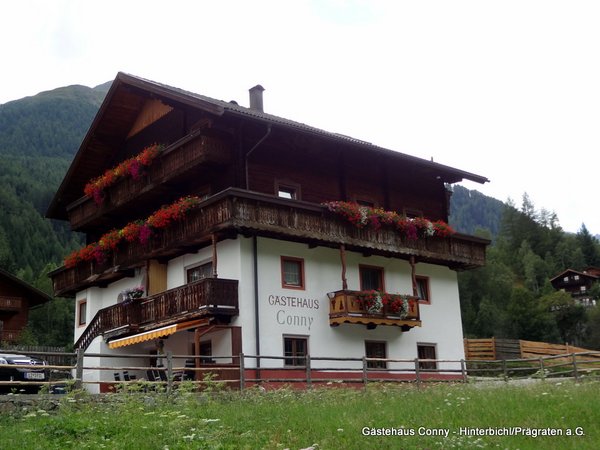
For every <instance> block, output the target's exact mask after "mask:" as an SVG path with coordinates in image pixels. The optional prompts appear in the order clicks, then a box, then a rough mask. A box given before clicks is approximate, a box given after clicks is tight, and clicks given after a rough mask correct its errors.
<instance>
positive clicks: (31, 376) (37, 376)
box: [25, 372, 45, 380]
mask: <svg viewBox="0 0 600 450" xmlns="http://www.w3.org/2000/svg"><path fill="white" fill-rule="evenodd" d="M25 378H26V379H27V380H43V379H44V378H45V376H44V373H43V372H26V373H25Z"/></svg>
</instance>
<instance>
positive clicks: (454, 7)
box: [0, 0, 600, 234]
mask: <svg viewBox="0 0 600 450" xmlns="http://www.w3.org/2000/svg"><path fill="white" fill-rule="evenodd" d="M2 6H3V7H2V14H1V15H0V42H2V44H1V45H2V53H1V58H2V59H1V60H2V67H3V70H2V75H1V81H2V82H1V83H0V104H2V103H5V102H8V101H11V100H15V99H19V98H22V97H25V96H29V95H35V94H37V93H38V92H40V91H44V90H49V89H53V88H56V87H60V86H66V85H71V84H83V85H86V86H95V85H97V84H100V83H103V82H105V81H108V80H112V79H114V77H115V75H116V74H117V72H118V71H123V72H127V73H131V74H134V75H138V76H141V77H144V78H148V79H151V80H154V81H159V82H162V83H165V84H169V85H171V86H175V87H179V88H183V89H187V90H190V91H193V92H196V93H200V94H204V95H208V96H210V97H214V98H218V99H222V100H232V99H235V100H237V101H238V102H239V103H240V104H242V105H247V104H248V91H247V90H248V88H250V87H252V86H254V85H256V84H257V83H260V84H262V86H264V87H265V88H266V91H265V93H264V104H265V111H267V112H269V113H272V114H276V115H279V116H283V117H286V118H288V119H293V120H297V121H300V122H304V123H307V124H310V125H313V126H317V127H319V128H323V129H326V130H328V131H334V132H338V133H343V134H347V135H350V136H352V137H356V138H359V139H363V140H366V141H370V142H372V143H374V144H377V145H381V146H383V147H387V148H391V149H393V150H398V151H401V152H404V153H408V154H411V155H414V156H418V157H422V158H425V159H430V158H432V157H433V158H434V160H435V161H436V162H440V163H442V164H447V165H450V166H453V167H457V168H460V169H463V170H467V171H470V172H473V173H476V174H478V175H483V176H486V177H488V178H489V179H490V180H491V181H490V183H486V184H485V185H479V184H476V183H464V185H465V186H466V187H468V188H469V189H477V190H479V191H481V192H483V193H484V194H486V195H491V196H493V197H496V198H498V199H500V200H503V201H504V200H506V199H507V198H509V197H510V198H512V199H513V200H514V201H515V202H516V203H517V205H520V203H521V197H522V195H523V193H524V192H527V193H528V194H529V196H530V198H531V199H532V200H533V202H534V203H535V205H536V207H537V208H538V209H540V208H542V207H544V208H546V209H548V210H553V211H555V212H556V213H557V214H558V217H559V220H560V223H561V225H562V226H563V228H564V229H565V230H567V231H573V232H575V231H577V230H578V229H579V228H580V226H581V224H582V222H585V224H586V226H587V228H588V229H589V230H590V231H591V232H592V233H595V234H598V233H600V208H599V207H598V202H597V198H598V197H599V194H600V188H599V187H598V183H599V182H600V176H599V175H600V166H599V164H598V160H599V158H600V157H599V152H598V150H599V147H600V127H599V126H600V54H599V47H600V26H599V24H600V2H597V1H552V0H541V1H532V0H516V1H512V0H503V1H485V0H473V1H450V0H443V1H410V2H408V1H400V0H396V1H389V2H387V1H373V0H371V1H369V0H364V1H360V0H347V1H343V0H328V1H320V0H313V1H260V0H252V1H223V0H219V1H217V0H211V1H201V0H197V1H178V0H170V1H160V2H158V1H153V0H144V1H128V0H118V1H112V0H103V1H95V0H87V1H84V0H81V1H68V0H45V1H27V0H19V1H16V0H15V1H11V2H6V3H3V5H2ZM0 132H1V130H0Z"/></svg>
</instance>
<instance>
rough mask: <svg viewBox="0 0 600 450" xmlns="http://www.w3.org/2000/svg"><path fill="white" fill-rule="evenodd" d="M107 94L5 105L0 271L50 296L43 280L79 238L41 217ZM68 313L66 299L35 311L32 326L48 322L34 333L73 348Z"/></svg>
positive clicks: (50, 95) (1, 115)
mask: <svg viewBox="0 0 600 450" xmlns="http://www.w3.org/2000/svg"><path fill="white" fill-rule="evenodd" d="M107 90H108V84H105V85H101V86H98V87H97V88H94V89H91V88H87V87H84V86H69V87H64V88H60V89H55V90H53V91H48V92H43V93H40V94H38V95H36V96H34V97H27V98H24V99H21V100H17V101H13V102H9V103H6V104H3V105H0V266H1V267H2V268H4V269H6V270H8V271H10V272H12V273H15V274H16V275H17V276H19V277H20V278H22V279H24V280H25V281H27V282H29V283H31V284H33V285H34V286H36V287H38V288H40V289H43V290H44V291H46V292H48V293H50V283H49V280H48V279H47V277H46V273H47V272H48V271H49V270H51V269H52V268H54V267H57V266H58V265H59V264H60V263H61V261H62V258H63V256H64V255H65V254H66V253H68V252H69V251H70V250H72V249H74V248H77V247H79V246H80V245H81V243H82V237H81V236H79V235H77V234H75V233H72V232H70V229H69V226H68V224H66V223H60V222H56V221H50V220H47V219H45V218H44V214H45V211H46V208H47V206H48V204H49V202H50V200H51V199H52V197H53V195H54V192H56V189H57V188H58V185H59V184H60V182H61V180H62V178H63V176H64V174H65V172H66V170H67V168H68V167H69V164H70V162H71V160H72V158H73V156H74V154H75V152H76V151H77V149H78V148H79V144H80V143H81V140H82V138H83V136H84V134H85V132H86V131H87V129H88V127H89V125H90V123H91V121H92V120H93V118H94V115H95V114H96V112H97V110H98V107H99V106H100V104H101V103H102V100H103V98H104V96H105V95H106V92H107ZM71 306H72V305H70V303H67V302H66V301H64V300H63V301H58V302H55V303H54V304H53V305H46V306H44V307H43V308H41V309H39V310H38V311H35V312H33V313H32V320H33V321H34V322H35V321H36V320H37V319H36V317H37V316H43V318H44V325H40V326H36V327H34V328H35V329H36V334H39V332H40V330H44V329H46V330H52V332H53V333H54V334H56V333H58V334H59V335H60V336H54V339H53V340H54V341H55V342H52V343H57V344H62V343H63V342H64V341H65V339H66V338H67V337H68V340H67V341H66V342H69V341H70V340H71V339H72V337H71V335H72V327H69V328H68V329H67V330H66V331H65V332H62V330H58V331H57V330H56V328H57V325H59V324H60V323H63V322H65V320H66V319H65V317H64V316H65V314H67V315H72V313H71V309H72V307H71ZM54 313H57V314H56V317H55V314H54ZM69 317H70V316H69ZM71 320H72V318H71ZM49 322H50V323H49ZM61 328H62V327H61ZM34 337H35V336H34ZM37 337H40V336H37ZM66 342H65V343H66Z"/></svg>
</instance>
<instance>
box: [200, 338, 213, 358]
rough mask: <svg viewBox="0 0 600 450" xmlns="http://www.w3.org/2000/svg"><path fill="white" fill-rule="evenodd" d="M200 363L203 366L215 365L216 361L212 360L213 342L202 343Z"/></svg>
mask: <svg viewBox="0 0 600 450" xmlns="http://www.w3.org/2000/svg"><path fill="white" fill-rule="evenodd" d="M199 348H200V356H202V358H200V363H201V364H214V363H215V360H214V359H212V358H211V356H212V341H203V342H200V347H199Z"/></svg>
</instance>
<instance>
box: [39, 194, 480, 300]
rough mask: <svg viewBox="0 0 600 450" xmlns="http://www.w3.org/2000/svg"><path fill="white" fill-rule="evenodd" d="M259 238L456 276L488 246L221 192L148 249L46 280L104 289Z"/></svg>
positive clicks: (71, 287) (66, 290)
mask: <svg viewBox="0 0 600 450" xmlns="http://www.w3.org/2000/svg"><path fill="white" fill-rule="evenodd" d="M238 233H240V234H243V235H246V236H250V235H258V236H265V237H272V238H276V239H285V240H290V241H296V242H302V243H306V244H308V245H311V246H327V247H333V248H339V246H340V245H341V244H344V245H345V246H346V249H347V250H349V251H357V252H361V253H364V254H369V255H375V254H377V255H384V256H388V257H394V258H403V259H409V258H410V257H411V256H414V257H415V258H416V259H417V261H418V262H427V263H432V264H441V265H446V266H449V267H451V268H453V269H457V270H461V269H467V268H473V267H479V266H483V265H484V264H485V249H486V246H487V245H488V243H489V241H487V240H485V239H480V238H476V237H473V236H466V235H458V234H456V235H453V236H450V237H445V238H440V237H431V238H421V239H418V240H410V239H407V238H405V237H404V236H402V235H400V234H399V233H398V232H397V231H395V230H394V229H392V228H381V229H380V230H378V231H374V230H371V229H358V228H356V227H354V226H353V225H351V224H350V223H348V222H347V221H346V220H344V219H343V218H340V217H339V216H337V215H335V214H333V213H331V212H330V211H328V210H327V209H326V208H325V207H323V206H320V205H315V204H313V203H307V202H301V201H296V200H286V199H280V198H277V197H274V196H270V195H264V194H258V193H255V192H248V191H244V190H241V189H235V188H230V189H226V190H224V191H222V192H220V193H218V194H216V195H214V196H212V197H210V198H208V199H207V200H205V201H204V202H203V203H202V204H201V205H200V207H198V208H196V209H194V210H192V211H189V212H188V215H187V216H186V218H185V219H184V220H182V221H181V222H177V223H174V224H173V225H171V226H170V227H169V228H167V229H164V230H161V231H157V232H156V233H155V234H154V235H153V236H152V237H151V238H150V240H149V242H148V243H147V244H146V245H143V244H140V243H139V242H132V243H123V244H121V245H120V247H119V248H118V249H117V250H116V251H115V253H114V254H113V256H112V258H111V259H110V261H105V262H103V263H101V264H98V263H96V262H88V263H84V264H79V265H78V266H77V267H74V268H69V269H66V268H61V269H58V270H56V271H54V272H52V273H51V274H50V276H51V277H52V281H53V284H54V292H55V294H56V295H59V296H72V295H74V294H75V292H77V291H78V290H80V289H82V288H84V287H89V286H103V285H107V284H108V283H110V282H111V281H113V280H115V279H118V278H123V277H124V276H127V275H128V274H130V272H131V269H132V268H133V267H139V266H142V265H143V264H145V261H146V260H147V259H151V258H157V259H162V260H168V259H170V258H174V257H176V256H179V255H182V254H185V253H188V252H190V251H196V250H197V249H198V248H199V247H202V246H205V245H209V243H210V242H211V239H212V236H213V235H217V236H218V237H220V238H221V237H233V236H235V235H236V234H238Z"/></svg>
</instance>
